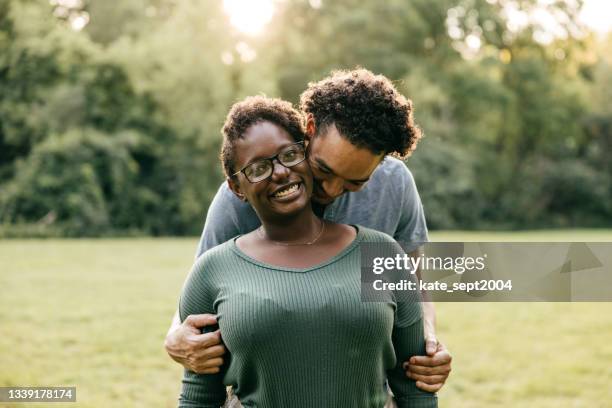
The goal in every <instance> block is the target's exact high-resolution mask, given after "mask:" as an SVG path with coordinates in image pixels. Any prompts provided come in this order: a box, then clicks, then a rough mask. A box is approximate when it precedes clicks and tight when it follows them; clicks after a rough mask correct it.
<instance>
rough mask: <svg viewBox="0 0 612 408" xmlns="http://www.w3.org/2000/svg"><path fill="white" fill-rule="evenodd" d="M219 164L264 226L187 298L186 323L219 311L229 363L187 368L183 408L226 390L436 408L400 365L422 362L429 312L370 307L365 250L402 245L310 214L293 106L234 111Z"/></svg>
mask: <svg viewBox="0 0 612 408" xmlns="http://www.w3.org/2000/svg"><path fill="white" fill-rule="evenodd" d="M223 134H224V141H223V148H222V154H221V159H222V162H223V167H224V171H225V173H226V175H227V177H228V183H229V185H230V188H231V189H232V191H233V192H234V193H235V194H236V196H237V197H239V198H240V199H242V200H245V201H248V202H249V203H250V204H251V206H252V207H253V209H254V210H255V212H256V213H257V215H258V217H259V218H260V220H261V224H262V226H261V228H259V229H257V230H255V231H253V232H251V233H249V234H246V235H243V236H239V237H236V238H234V239H232V240H230V241H228V242H226V243H224V244H222V245H220V246H217V247H215V248H213V249H212V250H210V251H208V252H206V253H205V254H204V255H202V256H201V257H200V258H199V259H198V260H197V261H196V264H195V265H194V267H193V269H192V271H191V273H190V275H189V278H188V279H187V282H186V283H185V287H184V288H183V293H182V295H181V301H180V305H179V312H180V316H181V320H184V319H185V318H186V317H187V316H188V315H190V314H198V313H214V314H217V317H218V323H219V327H220V329H221V333H222V336H223V340H224V343H225V345H226V348H227V350H228V352H229V356H230V358H228V359H226V361H227V362H228V364H226V366H225V367H224V370H222V372H221V373H219V374H215V375H199V374H196V373H193V372H190V371H186V372H185V375H184V379H183V390H182V393H181V399H180V406H182V407H196V406H197V407H218V406H220V405H222V404H223V403H224V401H225V396H226V394H225V385H232V386H233V387H234V392H235V394H236V395H237V396H238V397H239V398H240V400H241V402H242V404H243V405H244V406H257V407H313V408H315V407H316V408H321V407H382V406H383V405H384V404H385V401H386V399H387V393H386V391H385V387H384V383H385V379H386V378H387V379H388V382H389V385H390V386H391V389H392V391H393V392H394V394H395V398H396V402H397V404H398V406H399V407H436V406H437V402H436V397H435V395H434V394H429V393H426V392H423V391H420V390H418V389H417V388H416V386H415V384H414V381H413V380H410V379H408V378H406V376H405V373H404V370H403V369H402V367H401V362H402V361H406V360H408V359H409V358H410V357H411V356H412V355H417V354H424V349H425V344H424V340H423V326H422V322H421V309H420V304H419V303H417V302H397V301H396V299H394V298H389V299H388V301H387V302H362V301H361V287H360V278H361V270H360V251H359V244H360V243H362V242H379V243H389V242H394V241H393V240H392V238H390V237H389V236H387V235H385V234H383V233H379V232H376V231H373V230H370V229H366V228H362V227H358V226H349V225H343V224H334V223H330V222H327V221H324V220H322V219H319V218H317V217H316V216H315V214H314V213H313V211H312V208H311V206H310V196H311V194H312V183H313V180H312V174H311V172H310V168H309V167H308V164H307V161H306V160H305V158H306V148H307V146H304V141H303V129H302V127H301V118H300V115H299V113H298V112H297V111H295V110H294V109H293V108H292V107H291V105H290V104H289V103H287V102H283V101H280V100H277V99H268V98H264V97H252V98H247V99H246V100H244V101H243V102H240V103H237V104H235V105H234V106H233V107H232V109H231V110H230V112H229V114H228V117H227V120H226V123H225V125H224V127H223Z"/></svg>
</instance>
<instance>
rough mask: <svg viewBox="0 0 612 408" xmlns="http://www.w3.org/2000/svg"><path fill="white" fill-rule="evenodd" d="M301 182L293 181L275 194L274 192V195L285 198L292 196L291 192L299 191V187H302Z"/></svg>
mask: <svg viewBox="0 0 612 408" xmlns="http://www.w3.org/2000/svg"><path fill="white" fill-rule="evenodd" d="M300 184H301V183H293V184H290V185H288V186H286V187H283V188H281V189H280V190H277V191H276V192H275V193H274V194H272V197H274V198H284V197H287V196H290V195H291V194H293V193H295V192H297V191H298V189H299V188H300Z"/></svg>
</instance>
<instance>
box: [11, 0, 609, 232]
mask: <svg viewBox="0 0 612 408" xmlns="http://www.w3.org/2000/svg"><path fill="white" fill-rule="evenodd" d="M506 3H508V2H507V1H506V2H503V1H500V2H493V1H485V0H452V1H451V0H410V1H406V0H391V1H386V2H382V3H381V2H365V3H364V2H358V1H355V0H338V1H333V2H332V1H329V2H327V1H323V2H319V1H300V0H293V1H289V0H287V1H284V2H277V3H276V12H275V15H274V17H273V20H272V22H271V23H270V24H268V26H267V27H266V28H265V31H264V32H263V33H262V34H261V35H259V36H255V37H251V36H246V35H244V34H240V33H239V32H238V31H237V30H236V29H234V28H232V26H231V25H230V24H229V19H228V17H227V16H226V15H225V14H224V12H223V9H222V4H221V1H220V0H218V1H213V0H187V1H171V0H126V1H122V2H119V3H116V2H113V3H112V5H111V3H109V2H105V1H102V0H88V1H85V2H78V1H75V2H62V1H59V0H56V1H51V2H49V1H44V0H0V235H4V236H11V235H71V236H83V235H105V234H155V235H165V234H197V233H199V232H200V231H201V228H202V224H203V219H204V215H205V212H206V209H207V206H208V204H209V202H210V200H211V199H212V197H213V195H214V193H215V191H216V189H217V187H218V185H219V183H220V182H221V181H222V172H221V168H220V164H219V161H218V150H219V144H220V133H219V129H220V127H221V124H222V122H223V119H224V116H225V114H226V112H227V111H228V109H229V107H230V105H231V104H232V102H234V101H236V100H238V99H240V98H242V97H244V96H246V95H251V94H258V93H266V94H268V95H271V96H280V97H282V98H285V99H288V100H291V101H293V102H296V101H297V99H298V96H299V94H300V93H301V91H302V90H303V89H304V88H305V86H306V84H307V82H308V81H311V80H316V79H320V78H322V77H323V76H325V75H326V74H328V73H329V72H330V70H332V69H339V68H353V67H355V66H363V67H366V68H369V69H371V70H373V71H375V72H377V73H382V74H385V75H387V76H388V77H389V78H391V79H392V80H393V81H394V82H395V83H396V85H397V86H398V88H399V89H400V90H401V92H402V93H404V94H405V95H406V96H408V97H410V98H411V99H412V100H413V101H414V102H415V112H416V116H415V117H416V121H417V123H419V124H420V126H421V127H422V128H423V130H424V132H425V135H426V137H425V138H424V139H423V141H422V142H421V143H420V145H419V147H418V148H417V150H416V152H415V153H414V154H413V156H412V157H410V158H409V159H408V160H407V164H408V166H409V167H410V169H411V170H412V171H413V173H414V175H415V178H416V181H417V185H418V187H419V191H420V193H421V198H422V200H423V203H424V205H425V210H426V214H427V218H428V222H429V225H430V227H432V228H464V229H466V228H467V229H472V228H534V227H558V226H563V227H578V226H581V227H589V226H596V227H597V226H604V225H606V226H610V225H611V224H612V160H611V159H610V153H611V152H612V93H611V91H610V89H611V88H610V86H609V84H610V83H611V80H612V60H611V59H610V55H612V38H610V37H609V38H608V40H601V39H597V38H596V37H595V36H593V35H592V34H590V33H589V32H588V31H586V30H585V29H584V27H581V26H580V25H579V24H578V23H577V13H578V9H574V8H572V7H570V6H569V5H568V4H565V2H555V3H553V4H550V5H548V6H546V7H548V9H549V10H550V11H551V12H552V14H551V15H554V16H556V19H557V22H558V25H559V27H560V28H559V29H560V30H561V32H565V33H566V35H565V38H564V37H563V36H560V37H557V38H553V39H552V40H549V41H536V39H538V35H540V37H541V29H540V28H539V27H538V26H537V24H536V23H529V24H526V25H525V26H524V27H522V28H521V29H516V28H512V24H511V22H509V21H508V18H507V16H506V14H505V13H504V9H503V7H504V6H503V5H504V4H506ZM536 4H537V1H535V0H531V1H522V2H521V3H520V7H521V9H522V10H524V11H526V12H529V10H530V9H532V8H533V7H536ZM85 13H86V14H85ZM83 15H86V16H88V19H89V22H88V24H87V25H85V27H84V28H83V29H82V30H75V29H74V28H75V25H74V24H73V23H74V21H75V19H78V18H79V16H83ZM534 38H535V39H534ZM475 39H476V40H477V41H478V43H477V46H473V44H474V40H475ZM470 43H471V44H472V47H471V48H470V46H468V44H470Z"/></svg>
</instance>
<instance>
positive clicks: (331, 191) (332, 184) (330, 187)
mask: <svg viewBox="0 0 612 408" xmlns="http://www.w3.org/2000/svg"><path fill="white" fill-rule="evenodd" d="M321 187H323V190H324V191H325V194H327V195H328V196H330V197H333V198H336V197H338V196H340V195H342V193H343V192H344V183H343V182H342V179H340V178H337V177H335V178H333V179H331V180H324V181H323V183H321Z"/></svg>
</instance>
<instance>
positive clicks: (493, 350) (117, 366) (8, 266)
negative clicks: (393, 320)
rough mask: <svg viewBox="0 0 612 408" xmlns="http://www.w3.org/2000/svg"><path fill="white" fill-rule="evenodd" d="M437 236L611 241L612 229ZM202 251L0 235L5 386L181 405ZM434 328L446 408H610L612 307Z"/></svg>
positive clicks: (547, 309)
mask: <svg viewBox="0 0 612 408" xmlns="http://www.w3.org/2000/svg"><path fill="white" fill-rule="evenodd" d="M432 239H433V240H438V241H441V240H473V241H478V240H489V241H504V240H519V241H530V240H539V241H547V240H550V241H552V240H561V241H563V240H568V241H612V231H609V230H608V231H605V230H603V231H592V230H591V231H584V230H583V231H562V232H559V231H540V232H529V233H523V232H520V233H488V232H487V233H471V232H470V233H461V232H446V233H434V234H432ZM195 246H196V240H195V239H191V238H190V239H114V240H48V241H41V240H32V241H27V240H19V241H0V288H1V289H0V290H1V291H0V386H11V385H15V386H17V385H39V386H43V385H49V386H58V385H75V386H76V387H77V403H76V404H58V403H54V404H44V403H37V404H31V405H30V406H33V407H42V406H50V407H58V408H59V407H75V406H78V407H95V408H102V407H103V408H106V407H122V408H123V407H172V406H175V403H176V397H177V394H178V391H179V383H180V377H181V369H180V367H179V366H178V365H176V364H174V363H173V362H171V360H170V359H169V358H168V357H167V356H166V354H165V351H164V350H163V339H164V336H165V332H166V330H167V328H168V325H169V323H170V319H171V317H172V314H173V312H174V310H175V307H176V301H177V297H178V293H179V291H180V288H181V285H182V282H183V279H184V277H185V276H186V274H187V272H188V270H189V268H190V265H191V261H192V259H193V254H194V250H195ZM438 326H439V327H438V331H439V336H440V338H441V339H442V340H443V342H444V343H445V344H447V346H448V347H449V348H450V350H451V351H452V353H453V356H454V362H453V373H452V375H451V378H450V380H449V382H448V384H447V385H446V386H445V388H444V389H443V391H442V392H441V393H440V406H441V407H449V408H455V407H470V408H471V407H554V408H560V407H570V406H571V407H606V406H612V303H600V304H597V303H583V304H565V303H557V304H555V303H506V304H499V303H497V304H493V303H489V304H483V303H475V304H467V303H446V304H439V305H438ZM0 406H1V403H0ZM5 406H12V407H25V406H28V405H27V404H11V405H5Z"/></svg>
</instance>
